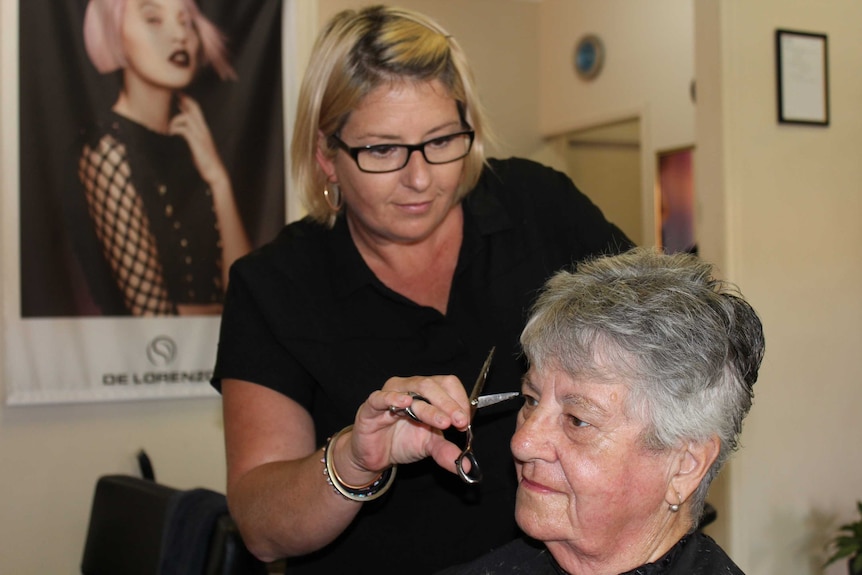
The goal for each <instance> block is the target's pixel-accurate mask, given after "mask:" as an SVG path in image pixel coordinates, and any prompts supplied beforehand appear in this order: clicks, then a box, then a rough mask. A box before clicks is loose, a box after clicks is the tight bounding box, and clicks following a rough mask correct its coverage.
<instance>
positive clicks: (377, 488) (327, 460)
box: [320, 425, 398, 503]
mask: <svg viewBox="0 0 862 575" xmlns="http://www.w3.org/2000/svg"><path fill="white" fill-rule="evenodd" d="M351 429H353V426H352V425H348V426H347V427H345V428H344V429H342V430H341V431H339V432H338V433H336V434H335V435H333V436H332V437H330V438H329V439H327V440H326V445H324V446H323V458H321V460H320V461H321V463H323V475H324V476H325V477H326V482H327V483H328V484H329V485H330V486H331V487H332V489H333V490H334V491H335V492H336V493H338V494H339V495H341V496H342V497H344V498H345V499H348V500H350V501H359V502H360V503H362V502H365V501H372V500H374V499H377V498H378V497H380V496H381V495H383V494H384V493H386V492H387V491H389V488H390V487H392V483H393V482H394V481H395V471H396V470H397V469H398V466H397V465H392V466H391V467H388V468H387V469H386V470H384V471H383V473H381V474H380V475H379V476H378V477H377V479H375V480H374V481H372V482H371V483H368V484H367V485H362V486H359V487H356V486H353V485H348V484H347V483H345V482H344V481H343V480H342V479H341V477H340V476H339V475H338V472H337V471H336V470H335V465H334V464H333V463H332V450H333V446H334V445H335V440H336V439H338V437H339V436H340V435H342V434H343V433H347V432H348V431H350V430H351Z"/></svg>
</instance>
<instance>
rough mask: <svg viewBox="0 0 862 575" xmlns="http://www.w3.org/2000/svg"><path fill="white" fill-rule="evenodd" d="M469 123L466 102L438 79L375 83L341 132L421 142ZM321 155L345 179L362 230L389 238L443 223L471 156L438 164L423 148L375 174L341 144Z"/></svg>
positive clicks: (362, 142) (348, 137) (361, 142)
mask: <svg viewBox="0 0 862 575" xmlns="http://www.w3.org/2000/svg"><path fill="white" fill-rule="evenodd" d="M463 129H464V126H463V124H462V123H461V118H460V116H459V114H458V107H457V105H456V102H455V100H454V99H453V98H452V96H450V95H449V93H448V91H447V90H446V89H445V88H444V87H443V85H442V84H440V83H439V82H438V81H436V80H434V81H430V82H419V83H416V82H407V81H405V82H398V83H396V84H384V85H383V86H380V87H378V88H377V89H375V90H373V91H371V92H370V93H369V94H368V95H367V96H365V98H363V99H362V101H361V103H360V105H359V106H358V107H357V108H356V109H355V110H354V111H353V112H352V113H351V114H350V116H349V118H348V120H347V122H346V123H345V125H344V127H343V128H342V129H341V131H340V132H339V133H338V134H337V135H338V137H339V138H341V140H342V141H343V142H344V143H345V144H347V145H348V146H350V147H359V146H369V145H384V144H419V143H422V142H426V141H428V140H431V139H434V138H440V137H442V136H448V135H450V134H454V133H456V132H460V131H461V130H463ZM318 162H319V163H320V165H321V168H322V169H323V171H324V172H325V173H326V174H327V175H328V176H329V181H331V182H332V181H335V182H337V183H338V185H339V186H340V187H341V192H342V194H343V196H344V201H345V203H346V204H347V215H348V218H349V219H350V223H351V226H352V228H353V230H354V231H357V230H358V232H359V233H360V234H363V235H365V236H369V237H372V238H374V239H375V240H382V241H384V242H395V243H411V242H416V241H421V240H423V239H425V238H427V237H428V236H429V235H430V234H432V233H433V232H434V231H435V230H437V229H438V227H439V226H440V224H441V222H443V220H444V219H445V218H446V216H447V215H449V214H450V213H451V209H452V207H453V205H455V194H456V191H457V188H458V183H459V182H460V179H461V173H462V171H463V167H464V160H463V159H461V160H456V161H454V162H451V163H448V164H436V165H431V164H428V163H427V162H426V161H425V158H424V157H423V156H422V153H421V152H418V151H417V152H414V153H412V154H411V155H410V159H409V161H408V163H407V165H406V166H405V167H404V168H402V169H401V170H398V171H395V172H389V173H383V174H369V173H365V172H362V171H360V170H359V167H358V166H357V165H356V162H354V160H353V158H352V157H351V156H350V155H349V154H348V153H347V152H346V151H344V150H341V149H339V150H338V151H337V152H336V153H335V155H334V156H328V157H324V156H322V155H318Z"/></svg>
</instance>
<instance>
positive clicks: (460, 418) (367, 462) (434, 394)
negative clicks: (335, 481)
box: [335, 375, 470, 485]
mask: <svg viewBox="0 0 862 575" xmlns="http://www.w3.org/2000/svg"><path fill="white" fill-rule="evenodd" d="M411 393H414V394H418V395H421V396H422V397H424V398H426V399H427V400H428V402H427V403H426V402H424V401H421V400H418V399H415V398H414V397H413V396H412V395H411ZM411 406H412V407H411ZM407 407H411V409H412V411H413V413H415V414H416V417H417V418H418V419H419V421H416V420H414V419H412V418H410V417H405V416H404V415H403V409H405V408H407ZM468 414H469V400H468V398H467V393H466V392H465V391H464V386H463V385H462V383H461V381H460V380H459V379H458V378H457V377H455V376H453V375H441V376H415V377H406V378H405V377H393V378H390V379H389V380H388V381H387V382H386V384H385V385H384V386H383V389H381V390H378V391H375V392H374V393H372V394H371V395H370V396H369V397H368V399H367V400H366V401H365V403H363V404H362V405H361V406H360V407H359V409H358V410H357V412H356V420H355V422H354V425H353V430H352V432H351V433H349V434H346V435H347V438H346V439H345V440H344V441H343V442H342V443H341V444H340V445H338V446H337V447H336V452H335V453H336V454H337V458H338V459H337V461H336V462H335V464H336V468H337V469H338V472H339V475H340V476H341V477H342V478H344V479H345V481H347V482H348V483H352V481H351V478H355V481H356V484H359V485H361V484H363V483H367V481H368V479H369V474H379V473H380V472H381V471H382V470H384V469H386V468H387V467H389V466H390V465H393V464H397V463H412V462H414V461H419V460H421V459H424V458H425V457H428V456H430V457H432V458H433V459H434V461H436V462H437V464H438V465H440V467H442V468H444V469H446V470H448V471H450V472H452V473H457V470H456V468H455V460H456V459H457V457H458V456H459V455H460V453H461V448H460V447H458V446H457V445H455V444H454V443H452V442H450V441H448V440H446V439H445V438H444V437H443V430H444V429H448V428H449V427H455V428H456V429H466V427H467V425H468V424H469V423H470V417H469V415H468Z"/></svg>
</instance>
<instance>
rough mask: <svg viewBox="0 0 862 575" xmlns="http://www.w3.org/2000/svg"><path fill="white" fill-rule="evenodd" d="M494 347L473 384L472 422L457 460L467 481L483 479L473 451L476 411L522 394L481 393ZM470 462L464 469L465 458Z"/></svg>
mask: <svg viewBox="0 0 862 575" xmlns="http://www.w3.org/2000/svg"><path fill="white" fill-rule="evenodd" d="M494 349H495V348H493V347H492V348H491V351H490V352H489V353H488V357H487V358H486V359H485V363H484V364H483V365H482V371H480V372H479V378H478V379H477V380H476V383H475V384H474V385H473V391H472V392H471V393H470V423H469V424H468V425H467V431H466V433H467V443H466V445H465V446H464V450H463V451H461V455H459V456H458V459H456V460H455V467H457V468H458V475H459V476H460V477H461V479H462V480H463V481H464V482H465V483H479V482H480V481H482V470H481V469H479V462H478V461H476V455H475V454H474V453H473V417H474V416H475V415H476V411H477V410H479V409H481V408H483V407H488V406H489V405H494V404H496V403H500V402H501V401H508V400H510V399H514V398H516V397H520V396H521V392H519V391H510V392H506V393H495V394H492V395H481V393H482V388H483V387H484V386H485V380H487V379H488V372H489V371H490V370H491V360H492V359H493V358H494ZM465 459H466V460H467V461H469V462H470V471H466V470H465V469H464V460H465Z"/></svg>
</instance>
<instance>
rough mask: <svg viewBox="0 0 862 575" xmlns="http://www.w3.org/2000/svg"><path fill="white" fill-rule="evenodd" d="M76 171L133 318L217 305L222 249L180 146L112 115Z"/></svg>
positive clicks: (203, 188) (205, 194) (204, 192)
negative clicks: (184, 307) (191, 305)
mask: <svg viewBox="0 0 862 575" xmlns="http://www.w3.org/2000/svg"><path fill="white" fill-rule="evenodd" d="M99 128H100V129H99V130H96V131H95V132H94V133H93V134H92V136H91V137H90V138H89V139H88V141H87V143H85V144H84V146H83V148H82V151H81V157H80V159H79V164H78V177H79V180H80V181H81V183H82V185H83V190H84V195H85V199H86V203H87V207H88V212H89V215H90V218H91V220H92V223H93V230H94V232H95V234H96V237H97V239H98V242H99V245H100V246H101V250H102V255H103V256H104V257H105V259H106V261H107V262H108V264H109V267H110V269H111V274H112V277H113V280H114V281H115V282H116V286H117V288H118V290H119V291H120V294H121V295H122V299H123V301H124V302H125V305H126V308H127V309H128V311H129V313H131V314H132V315H171V314H176V313H177V304H180V303H220V302H221V301H222V298H223V290H222V280H221V241H220V236H219V232H218V224H217V221H216V217H215V212H214V207H213V203H212V194H211V192H210V190H209V188H208V187H207V185H206V183H205V182H203V180H201V179H200V176H199V175H198V174H197V171H196V170H195V167H194V164H193V162H192V159H191V153H190V151H189V150H188V146H187V145H186V143H185V141H184V140H182V139H181V138H179V137H172V136H166V135H163V134H158V133H156V132H152V131H150V130H148V129H147V128H145V127H143V126H141V125H139V124H136V123H134V122H132V121H130V120H128V119H126V118H123V117H121V116H119V115H117V114H112V115H111V117H110V118H109V119H108V121H107V122H102V123H101V124H100V127H99Z"/></svg>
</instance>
